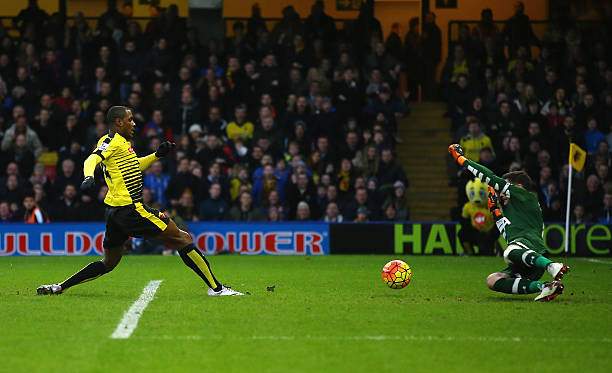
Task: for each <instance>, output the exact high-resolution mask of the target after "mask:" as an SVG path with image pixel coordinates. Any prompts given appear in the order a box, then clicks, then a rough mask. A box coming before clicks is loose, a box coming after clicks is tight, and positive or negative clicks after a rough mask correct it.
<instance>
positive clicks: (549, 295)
mask: <svg viewBox="0 0 612 373" xmlns="http://www.w3.org/2000/svg"><path fill="white" fill-rule="evenodd" d="M563 288H564V286H563V284H562V283H561V281H551V282H547V283H546V284H544V287H542V292H541V293H540V295H538V296H537V297H535V299H534V300H535V301H536V302H550V301H551V300H553V299H555V298H556V297H557V296H559V295H561V294H562V293H563Z"/></svg>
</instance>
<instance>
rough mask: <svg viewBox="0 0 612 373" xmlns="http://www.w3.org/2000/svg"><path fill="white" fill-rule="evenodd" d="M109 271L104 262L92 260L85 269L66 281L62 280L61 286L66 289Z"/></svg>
mask: <svg viewBox="0 0 612 373" xmlns="http://www.w3.org/2000/svg"><path fill="white" fill-rule="evenodd" d="M107 272H108V269H107V268H106V265H105V264H104V262H102V261H97V262H91V263H89V264H88V265H86V266H85V267H84V268H83V269H81V270H80V271H78V272H77V273H75V274H74V275H72V276H70V277H69V278H68V279H67V280H66V281H64V282H62V283H61V284H60V286H61V287H62V290H66V289H68V288H70V287H72V286H74V285H78V284H81V283H83V282H87V281H91V280H93V279H95V278H98V277H100V276H102V275H103V274H105V273H107Z"/></svg>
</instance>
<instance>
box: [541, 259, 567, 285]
mask: <svg viewBox="0 0 612 373" xmlns="http://www.w3.org/2000/svg"><path fill="white" fill-rule="evenodd" d="M569 270H570V267H568V266H566V265H565V264H563V263H550V264H549V265H548V267H546V271H548V273H550V275H551V276H552V278H553V279H554V280H555V281H561V279H563V275H565V274H566V273H567V272H569Z"/></svg>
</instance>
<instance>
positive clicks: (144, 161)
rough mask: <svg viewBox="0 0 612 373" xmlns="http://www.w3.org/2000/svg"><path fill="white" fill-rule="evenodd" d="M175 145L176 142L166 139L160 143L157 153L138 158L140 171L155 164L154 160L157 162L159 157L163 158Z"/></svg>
mask: <svg viewBox="0 0 612 373" xmlns="http://www.w3.org/2000/svg"><path fill="white" fill-rule="evenodd" d="M175 146H176V144H175V143H173V142H170V141H164V142H162V143H161V144H159V147H158V148H157V151H156V152H155V153H151V154H149V155H147V156H144V157H140V158H138V164H139V166H140V171H144V170H146V169H147V168H149V167H150V166H151V165H152V164H153V162H155V161H156V160H158V159H159V158H163V157H165V156H166V155H168V153H170V152H171V151H172V149H174V147H175Z"/></svg>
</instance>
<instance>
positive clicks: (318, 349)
mask: <svg viewBox="0 0 612 373" xmlns="http://www.w3.org/2000/svg"><path fill="white" fill-rule="evenodd" d="M91 259H92V258H91V257H89V258H84V257H79V258H66V257H45V258H40V257H38V258H35V257H30V258H23V257H22V258H19V257H7V258H2V259H0V279H2V281H0V312H1V313H0V314H1V315H2V316H1V317H2V318H1V324H0V356H1V357H2V361H1V362H0V371H6V372H41V371H43V372H91V371H96V372H125V371H129V372H186V371H196V370H198V371H204V372H221V371H223V372H234V371H235V372H245V371H247V372H259V371H266V372H294V371H300V372H301V371H308V372H314V371H323V372H382V371H394V372H397V371H404V372H439V371H451V372H454V371H463V372H468V371H469V372H524V371H547V372H548V371H557V372H558V371H579V370H581V371H584V372H604V371H609V369H610V366H612V354H611V353H610V351H612V260H600V261H597V262H595V261H588V260H585V259H570V260H569V264H570V265H571V266H572V272H570V274H568V275H567V276H566V281H565V283H566V292H565V293H564V294H563V295H562V296H560V297H559V298H557V300H555V301H554V302H551V303H534V302H533V297H534V296H533V295H528V296H510V295H504V294H497V293H493V292H491V291H489V290H488V289H486V287H485V285H484V279H485V277H486V275H487V274H489V273H490V272H493V271H495V270H498V269H501V268H503V267H504V263H503V260H502V259H500V258H465V257H402V258H400V259H403V260H405V261H406V262H407V263H409V264H410V265H411V266H412V267H413V269H414V277H413V281H412V283H411V284H410V285H409V286H408V287H407V288H405V289H402V290H392V289H389V288H387V287H386V285H385V284H384V283H383V282H382V280H381V279H380V270H381V268H382V266H383V265H384V264H385V263H386V262H387V261H388V260H391V259H394V258H392V257H385V256H328V257H269V256H268V257H263V256H260V257H245V256H218V257H212V258H210V261H211V264H212V266H213V269H214V270H215V272H216V274H217V276H218V277H219V279H220V280H223V281H225V282H226V283H228V284H230V285H232V286H233V287H235V288H236V289H238V290H241V291H247V292H249V293H250V295H249V296H245V297H233V298H229V297H228V298H211V297H208V296H206V291H205V288H204V287H203V286H202V284H201V283H200V280H199V278H197V277H196V276H195V275H194V274H193V273H192V272H191V271H189V270H188V269H187V268H186V267H185V266H184V265H183V264H182V262H181V260H180V259H179V258H178V257H135V256H128V257H125V258H124V259H123V262H122V263H121V264H120V265H119V267H118V268H117V269H116V270H115V271H114V272H112V273H111V274H109V275H106V276H104V277H103V278H100V279H97V280H95V281H93V282H89V283H86V284H83V285H80V286H77V287H75V288H73V289H71V290H70V291H69V292H67V293H66V294H63V295H60V296H52V297H39V296H35V295H34V293H35V289H36V287H37V286H38V285H39V284H42V283H49V282H52V281H59V280H62V279H63V278H64V277H66V276H68V275H70V274H72V273H73V272H74V271H75V270H77V269H79V268H81V267H82V266H83V265H85V264H86V263H87V262H89V261H91ZM153 279H161V280H163V282H162V284H161V286H160V287H159V290H158V291H157V293H156V295H155V298H154V299H153V301H152V302H151V303H150V304H149V306H148V308H147V309H146V310H145V311H144V313H143V315H142V318H141V319H140V323H139V324H138V327H137V329H136V330H135V331H134V333H133V334H132V336H131V337H130V338H129V339H125V340H115V339H110V335H111V333H112V332H113V330H114V329H115V327H116V326H117V324H118V323H119V321H120V320H121V318H122V316H123V313H124V312H125V311H126V310H127V309H128V308H129V307H130V305H131V304H132V303H133V302H134V301H135V300H136V299H137V298H138V296H139V295H140V293H141V292H142V290H143V287H144V286H145V285H146V284H147V283H148V282H149V281H150V280H153ZM268 286H275V288H274V291H273V292H271V291H268V290H267V287H268Z"/></svg>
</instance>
